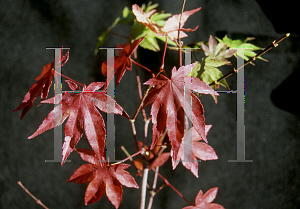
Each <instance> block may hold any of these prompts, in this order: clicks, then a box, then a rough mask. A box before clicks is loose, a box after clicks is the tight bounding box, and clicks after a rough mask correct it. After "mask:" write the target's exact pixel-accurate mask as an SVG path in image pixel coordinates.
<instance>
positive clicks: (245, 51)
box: [217, 35, 268, 62]
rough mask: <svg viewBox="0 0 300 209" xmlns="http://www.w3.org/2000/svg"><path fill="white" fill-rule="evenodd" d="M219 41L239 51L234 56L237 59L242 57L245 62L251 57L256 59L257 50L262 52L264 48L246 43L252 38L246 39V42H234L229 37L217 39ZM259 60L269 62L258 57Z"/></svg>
mask: <svg viewBox="0 0 300 209" xmlns="http://www.w3.org/2000/svg"><path fill="white" fill-rule="evenodd" d="M217 40H218V41H219V42H220V43H225V44H227V46H228V47H229V48H230V49H235V50H237V51H236V53H234V56H235V57H237V56H239V57H241V58H243V59H244V60H246V61H248V60H249V57H250V58H251V57H254V56H256V53H255V52H254V51H256V50H262V49H263V48H261V47H258V46H255V45H254V44H251V43H246V42H247V41H248V40H252V38H246V39H245V40H243V41H242V40H232V39H230V38H228V37H227V35H225V36H224V37H223V39H219V38H217ZM258 59H261V60H263V61H266V62H268V60H266V59H264V58H262V57H258Z"/></svg>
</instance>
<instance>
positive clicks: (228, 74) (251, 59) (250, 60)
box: [209, 33, 290, 86]
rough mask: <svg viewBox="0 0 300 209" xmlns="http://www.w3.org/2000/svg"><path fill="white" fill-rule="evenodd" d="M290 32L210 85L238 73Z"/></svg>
mask: <svg viewBox="0 0 300 209" xmlns="http://www.w3.org/2000/svg"><path fill="white" fill-rule="evenodd" d="M289 36H290V34H289V33H287V34H285V35H284V36H283V37H281V38H280V39H278V40H275V41H273V42H272V43H271V44H270V45H269V46H268V47H266V48H265V49H264V50H263V51H261V52H260V53H258V54H257V55H256V56H254V57H252V58H250V59H249V60H248V61H247V62H245V63H244V65H241V66H239V67H238V68H237V69H235V68H233V70H231V71H230V72H229V73H227V74H226V75H224V76H222V77H221V78H219V79H218V80H217V81H213V82H212V83H210V84H209V85H210V86H211V85H214V84H216V83H219V82H220V81H222V80H223V79H225V78H227V77H229V76H231V75H232V74H234V73H238V71H239V70H240V69H241V68H243V67H245V66H246V65H248V64H249V63H251V62H252V61H254V60H256V58H258V57H260V56H261V55H263V54H264V53H266V52H267V51H269V50H271V49H272V48H274V47H277V46H278V43H279V42H281V41H282V40H284V39H286V38H287V37H289Z"/></svg>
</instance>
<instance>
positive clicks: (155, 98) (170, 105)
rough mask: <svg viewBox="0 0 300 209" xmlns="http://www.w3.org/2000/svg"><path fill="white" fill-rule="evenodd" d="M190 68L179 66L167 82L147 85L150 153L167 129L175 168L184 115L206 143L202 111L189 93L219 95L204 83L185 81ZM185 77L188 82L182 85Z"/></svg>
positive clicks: (192, 79)
mask: <svg viewBox="0 0 300 209" xmlns="http://www.w3.org/2000/svg"><path fill="white" fill-rule="evenodd" d="M194 66H195V63H194V64H190V65H187V66H182V67H180V68H179V69H178V71H177V70H176V67H174V68H173V69H172V77H171V79H169V78H167V77H165V76H163V75H162V76H161V77H158V78H152V79H150V80H148V81H147V82H146V83H144V84H147V85H151V86H155V87H154V88H153V89H152V90H151V91H150V92H149V94H148V96H147V98H146V100H145V104H144V107H146V106H147V105H149V104H150V103H152V102H153V104H152V107H151V117H152V118H151V119H152V123H153V126H152V144H151V147H150V148H151V149H153V147H154V146H155V145H156V142H157V140H158V139H159V137H160V136H161V134H162V132H163V130H164V129H165V128H166V129H167V135H168V137H169V140H170V141H171V145H172V150H171V156H172V163H173V165H175V161H176V159H177V154H178V150H179V146H180V144H181V140H182V137H183V132H184V112H185V113H186V115H187V117H188V118H189V119H190V120H191V121H192V124H193V126H194V128H195V130H196V131H197V132H198V134H199V135H200V136H201V137H202V139H203V140H205V141H206V142H207V139H206V135H205V118H204V109H203V106H202V104H201V102H200V100H199V99H198V98H197V96H195V95H194V94H193V93H191V90H192V91H196V92H198V93H201V94H213V95H219V94H218V93H217V92H215V91H214V90H213V89H212V88H211V87H210V86H209V85H207V84H206V83H205V82H203V81H200V80H199V79H198V78H195V77H188V76H189V75H190V74H191V70H192V68H194ZM185 77H187V78H188V80H189V81H190V82H185V80H186V79H185ZM185 94H187V95H190V98H192V99H191V100H192V101H185Z"/></svg>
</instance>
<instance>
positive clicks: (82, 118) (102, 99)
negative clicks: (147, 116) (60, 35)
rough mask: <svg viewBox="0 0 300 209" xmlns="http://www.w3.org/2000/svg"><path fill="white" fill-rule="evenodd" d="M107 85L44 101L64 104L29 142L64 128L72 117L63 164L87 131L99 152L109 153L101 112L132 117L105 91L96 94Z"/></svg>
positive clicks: (76, 88)
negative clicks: (50, 131)
mask: <svg viewBox="0 0 300 209" xmlns="http://www.w3.org/2000/svg"><path fill="white" fill-rule="evenodd" d="M66 82H67V83H68V85H69V87H70V89H71V90H72V91H76V90H78V86H77V84H76V83H74V82H72V81H66ZM104 85H105V83H103V82H93V83H91V84H89V85H88V86H87V87H86V86H84V87H83V89H82V91H81V93H68V92H64V93H63V94H62V96H61V95H57V96H56V97H52V98H50V99H48V100H45V101H43V102H42V103H49V104H61V105H57V106H56V107H54V109H53V110H52V111H51V112H50V113H49V114H48V117H47V118H46V119H45V120H44V121H43V122H42V124H41V125H40V126H39V128H38V129H37V130H36V131H35V132H34V133H33V134H32V135H31V136H29V137H28V139H31V138H34V137H36V136H38V135H40V134H42V133H43V132H45V131H47V130H49V129H52V128H54V127H56V126H59V125H62V123H63V122H64V121H65V120H66V119H67V118H68V120H67V122H66V124H65V128H64V133H65V142H64V144H63V152H62V154H63V156H62V163H61V164H63V163H64V162H65V160H66V159H67V157H68V156H69V155H70V153H71V152H72V151H73V149H74V147H75V145H76V144H77V143H78V142H79V140H80V138H81V137H82V135H83V130H84V131H85V134H86V137H87V140H88V142H89V144H90V145H91V147H92V149H93V150H94V151H95V153H96V154H97V155H99V156H103V154H104V152H105V139H106V130H105V123H104V120H103V118H102V116H101V114H100V113H99V111H98V109H99V110H101V111H103V112H106V113H114V114H120V115H123V116H125V117H126V118H129V116H128V115H127V113H126V112H125V111H124V110H123V108H122V107H121V106H120V105H118V104H117V103H116V102H115V101H114V100H113V99H112V98H110V97H109V96H108V95H106V94H105V92H95V91H97V90H98V89H100V88H101V87H103V86H104ZM97 108H98V109H97Z"/></svg>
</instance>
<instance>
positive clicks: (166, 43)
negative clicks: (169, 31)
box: [160, 36, 168, 75]
mask: <svg viewBox="0 0 300 209" xmlns="http://www.w3.org/2000/svg"><path fill="white" fill-rule="evenodd" d="M165 37H166V41H165V48H164V54H163V58H162V62H161V67H160V71H161V70H162V71H164V73H165V74H166V72H165V70H164V68H165V57H166V51H167V45H168V36H165ZM166 75H167V74H166Z"/></svg>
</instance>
